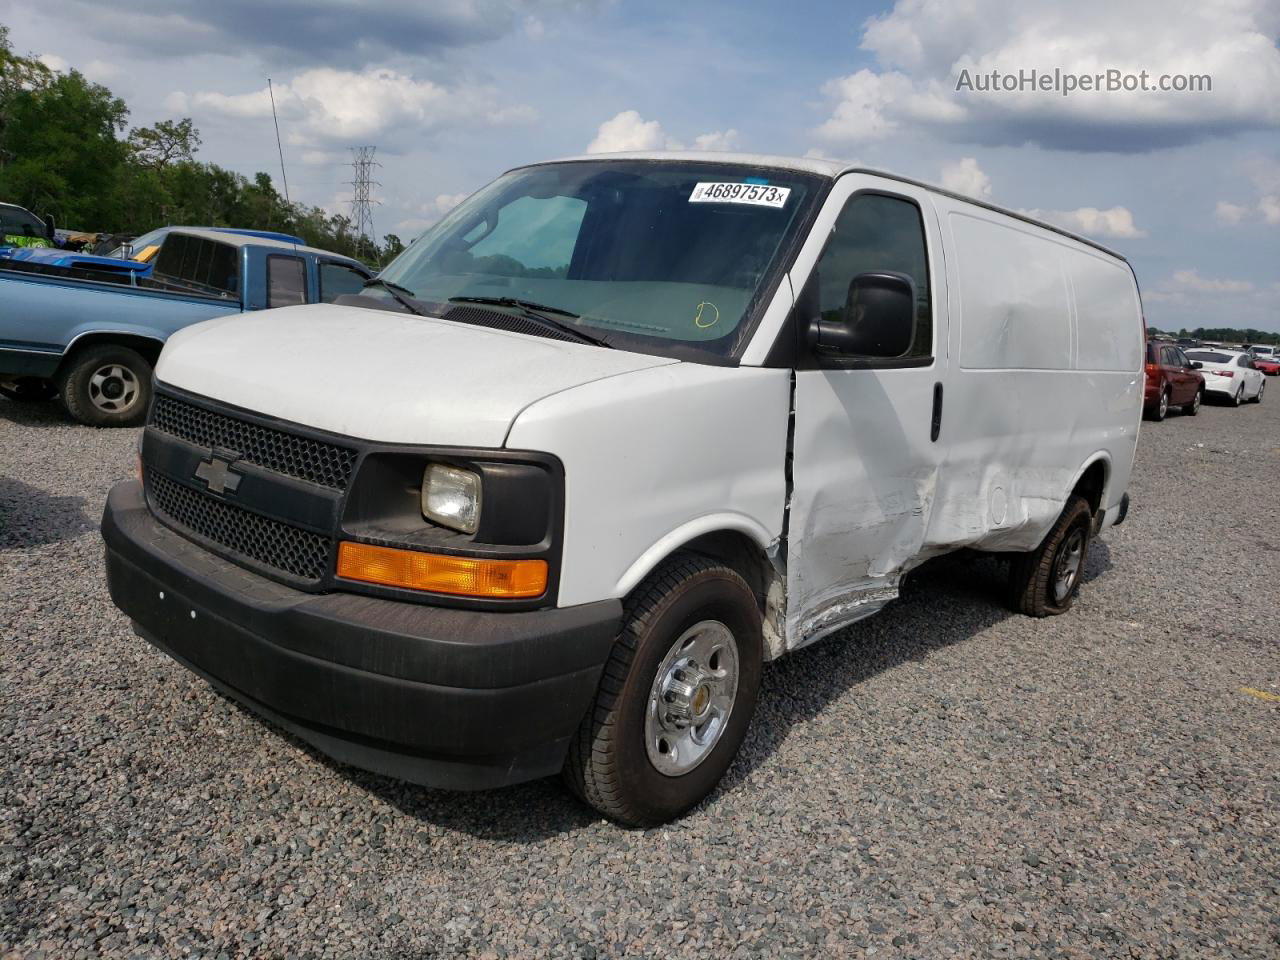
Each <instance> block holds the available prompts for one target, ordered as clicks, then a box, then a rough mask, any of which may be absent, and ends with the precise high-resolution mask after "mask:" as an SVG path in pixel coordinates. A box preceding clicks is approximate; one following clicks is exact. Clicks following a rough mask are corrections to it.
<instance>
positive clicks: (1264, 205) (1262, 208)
mask: <svg viewBox="0 0 1280 960" xmlns="http://www.w3.org/2000/svg"><path fill="white" fill-rule="evenodd" d="M1258 212H1259V213H1261V214H1262V219H1263V220H1265V221H1266V222H1267V223H1271V224H1276V223H1280V193H1276V194H1268V195H1266V196H1264V197H1262V199H1260V200H1259V201H1258Z"/></svg>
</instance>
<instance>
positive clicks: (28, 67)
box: [0, 24, 53, 167]
mask: <svg viewBox="0 0 1280 960" xmlns="http://www.w3.org/2000/svg"><path fill="white" fill-rule="evenodd" d="M52 79H53V71H51V70H50V69H49V68H48V67H46V66H45V65H44V64H43V63H41V62H40V61H39V60H36V59H34V58H32V57H20V56H18V55H17V54H16V53H14V52H13V46H12V45H11V44H10V43H9V28H8V27H6V26H4V25H3V24H0V167H3V166H4V165H5V163H6V162H8V160H9V159H10V158H11V154H10V152H9V151H8V150H7V149H6V148H5V141H6V137H5V129H6V127H7V126H8V122H9V114H10V111H11V110H12V108H13V103H14V101H15V100H16V99H17V98H18V97H19V95H22V94H26V93H32V92H39V91H40V90H43V89H44V88H45V87H47V86H48V85H49V82H50V81H51V80H52Z"/></svg>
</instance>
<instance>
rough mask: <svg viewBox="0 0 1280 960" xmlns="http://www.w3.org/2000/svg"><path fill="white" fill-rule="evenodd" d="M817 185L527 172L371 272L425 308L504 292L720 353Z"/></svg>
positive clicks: (693, 166) (488, 191) (762, 290)
mask: <svg viewBox="0 0 1280 960" xmlns="http://www.w3.org/2000/svg"><path fill="white" fill-rule="evenodd" d="M822 185H823V178H821V177H818V176H816V175H812V174H806V173H803V172H799V171H790V170H779V169H775V168H764V167H754V166H749V165H745V164H723V163H707V162H697V161H639V160H609V161H575V162H567V163H554V164H545V165H540V166H535V167H528V168H524V169H521V170H515V171H512V172H511V173H508V174H506V175H504V176H502V177H500V178H499V179H498V180H496V181H494V182H493V183H492V184H490V185H489V186H487V187H485V188H484V189H483V190H481V191H480V192H479V193H477V194H475V195H474V196H472V197H471V198H470V199H468V200H466V201H464V202H463V203H462V204H461V205H460V206H458V207H457V208H455V209H454V210H453V211H452V212H451V213H449V214H448V215H447V216H446V217H445V218H444V219H443V220H441V221H440V223H438V224H437V225H436V226H435V227H433V228H431V229H430V230H428V231H427V232H426V233H425V234H424V235H423V236H422V237H421V238H419V240H418V241H417V242H416V243H414V244H413V245H412V246H411V247H410V248H409V249H408V250H406V251H405V252H404V253H403V254H401V255H400V256H399V257H397V258H396V260H395V261H393V262H392V263H391V264H390V265H389V266H388V267H387V268H386V269H385V270H383V271H382V273H381V274H380V279H382V280H384V281H386V282H387V283H389V284H394V285H395V286H396V287H397V288H399V289H400V290H402V291H405V292H407V293H408V294H410V295H411V296H412V297H413V298H415V299H416V300H419V301H425V302H426V303H427V304H429V305H430V307H431V309H430V312H431V313H433V314H438V313H442V312H447V309H448V308H447V306H446V305H447V304H448V303H449V302H450V301H451V300H453V299H455V298H458V297H464V298H485V299H489V298H504V299H517V300H523V301H527V302H530V303H535V304H543V305H546V306H548V307H553V308H555V309H556V310H557V311H565V312H566V313H567V314H576V315H577V316H576V317H570V316H566V315H565V314H561V313H557V314H556V319H557V320H559V321H561V322H564V323H569V324H573V325H576V326H580V327H582V328H584V330H585V331H589V332H590V333H591V335H592V336H594V337H596V338H599V339H603V340H605V341H607V342H608V343H609V344H610V345H614V346H619V347H623V348H625V349H631V350H635V351H638V352H644V353H656V354H661V355H668V356H681V357H685V358H688V359H695V360H696V359H702V360H706V361H709V362H716V361H717V360H719V361H723V360H725V359H727V358H730V357H732V356H733V355H734V354H735V352H736V351H738V350H739V349H740V347H742V346H743V345H744V344H745V341H746V338H747V337H748V336H749V335H750V332H751V330H752V328H753V327H754V324H755V320H756V318H757V315H758V312H759V311H760V310H763V309H764V306H765V304H764V303H763V302H762V301H763V300H764V297H765V295H766V294H768V293H769V292H770V291H771V290H772V288H773V283H774V281H775V279H776V277H777V275H778V273H779V272H780V271H781V270H782V269H783V268H784V267H785V264H784V262H783V261H784V260H785V259H786V254H787V252H788V251H789V250H790V248H791V245H792V244H793V243H794V242H795V241H796V234H797V232H798V230H799V227H800V225H801V224H802V223H804V222H805V220H806V218H807V216H808V214H809V211H810V208H811V206H812V205H813V203H814V200H815V199H816V198H817V196H818V194H819V193H820V192H821V187H822ZM367 295H368V296H383V297H387V296H390V294H389V293H388V292H387V291H385V290H382V291H379V290H370V291H369V292H368V294H367Z"/></svg>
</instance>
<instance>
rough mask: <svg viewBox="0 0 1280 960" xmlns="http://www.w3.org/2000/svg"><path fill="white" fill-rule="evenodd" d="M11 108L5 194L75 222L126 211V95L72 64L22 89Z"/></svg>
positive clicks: (1, 174)
mask: <svg viewBox="0 0 1280 960" xmlns="http://www.w3.org/2000/svg"><path fill="white" fill-rule="evenodd" d="M7 113H8V115H7V117H6V119H5V124H4V142H5V150H6V152H7V154H8V160H7V162H6V163H5V165H4V167H3V168H0V196H3V197H5V199H7V200H9V201H11V202H14V203H19V204H22V205H23V206H25V207H28V208H30V209H33V210H37V211H39V212H42V213H52V214H53V215H54V216H55V217H57V218H58V220H59V222H61V223H64V224H71V225H74V226H80V225H86V226H88V225H97V224H100V223H109V222H112V221H113V220H116V219H117V218H118V209H117V206H116V204H117V201H118V187H119V184H120V175H121V172H122V165H123V164H124V161H125V156H126V150H125V146H124V144H123V143H122V142H121V141H120V139H119V138H118V136H117V134H118V133H119V132H120V131H121V130H122V129H123V128H124V125H125V120H126V118H127V117H128V115H129V110H128V108H127V107H126V106H125V104H124V101H123V100H121V99H119V98H118V97H115V96H113V95H112V93H111V91H110V90H108V89H107V88H106V87H104V86H101V85H100V84H96V83H92V82H90V81H89V80H86V79H85V77H84V75H83V74H81V73H79V72H78V71H76V70H71V71H69V72H67V73H64V74H56V75H55V76H54V77H53V78H52V79H51V80H50V81H49V83H48V84H47V85H45V86H41V87H34V88H31V89H22V90H19V91H18V92H17V93H16V94H14V95H13V97H12V98H11V100H10V101H9V103H8V106H7Z"/></svg>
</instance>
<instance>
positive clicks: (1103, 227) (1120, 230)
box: [1020, 207, 1146, 238]
mask: <svg viewBox="0 0 1280 960" xmlns="http://www.w3.org/2000/svg"><path fill="white" fill-rule="evenodd" d="M1020 212H1021V213H1025V214H1026V215H1027V216H1029V217H1034V218H1035V219H1037V220H1044V221H1046V222H1048V223H1053V224H1056V225H1058V226H1059V227H1065V228H1066V229H1067V230H1072V231H1075V232H1076V233H1083V234H1086V235H1088V236H1093V237H1120V238H1133V237H1145V236H1146V234H1145V233H1144V232H1143V231H1141V230H1139V229H1138V228H1137V226H1135V225H1134V222H1133V214H1132V213H1130V212H1129V210H1128V208H1127V207H1112V208H1110V209H1109V210H1099V209H1098V208H1097V207H1080V208H1078V209H1076V210H1023V211H1020Z"/></svg>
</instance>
